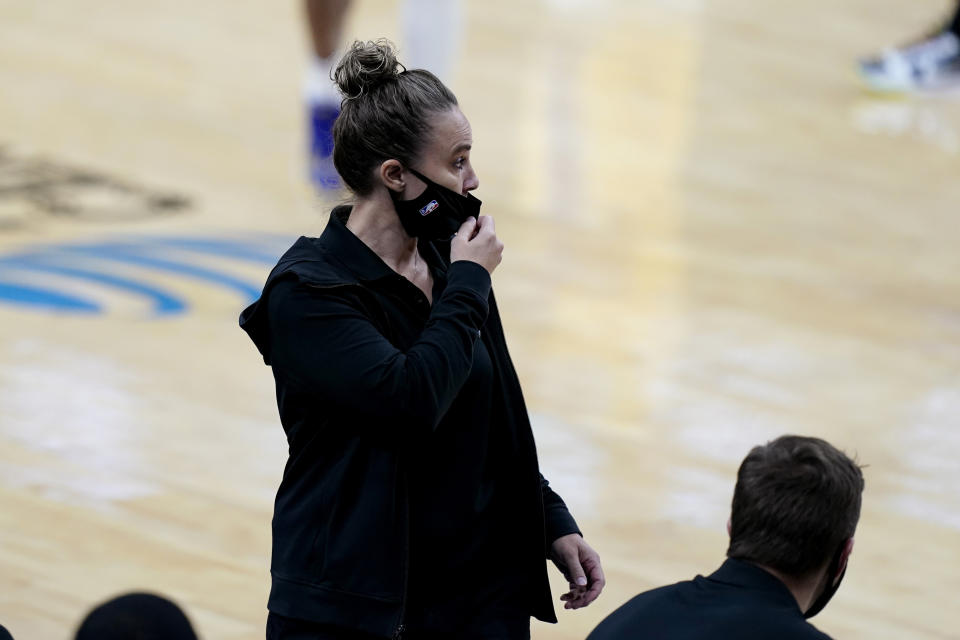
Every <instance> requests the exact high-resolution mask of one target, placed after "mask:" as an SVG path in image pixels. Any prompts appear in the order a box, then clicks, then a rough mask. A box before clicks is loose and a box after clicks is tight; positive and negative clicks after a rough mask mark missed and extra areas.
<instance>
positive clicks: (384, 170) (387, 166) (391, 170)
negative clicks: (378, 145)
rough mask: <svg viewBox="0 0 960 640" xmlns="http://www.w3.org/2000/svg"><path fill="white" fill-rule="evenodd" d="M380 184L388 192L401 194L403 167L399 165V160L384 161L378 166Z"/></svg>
mask: <svg viewBox="0 0 960 640" xmlns="http://www.w3.org/2000/svg"><path fill="white" fill-rule="evenodd" d="M379 175H380V182H382V183H383V186H385V187H386V188H387V189H389V190H390V191H393V192H394V193H403V188H404V186H405V185H404V180H403V165H401V164H400V161H399V160H395V159H392V158H391V159H390V160H385V161H384V162H383V163H382V164H381V165H380V174H379Z"/></svg>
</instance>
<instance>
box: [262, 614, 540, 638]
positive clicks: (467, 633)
mask: <svg viewBox="0 0 960 640" xmlns="http://www.w3.org/2000/svg"><path fill="white" fill-rule="evenodd" d="M471 626H472V627H473V628H470V629H464V630H460V631H457V632H456V633H435V632H431V631H416V630H409V631H405V632H404V633H403V636H402V639H403V640H530V618H515V619H506V620H485V621H482V622H478V623H477V624H475V625H471ZM267 640H383V638H381V637H380V636H372V635H368V634H366V633H360V632H358V631H351V630H349V629H339V628H337V627H331V626H328V625H323V624H317V623H315V622H308V621H306V620H295V619H293V618H285V617H283V616H278V615H277V614H275V613H271V614H270V615H269V616H267Z"/></svg>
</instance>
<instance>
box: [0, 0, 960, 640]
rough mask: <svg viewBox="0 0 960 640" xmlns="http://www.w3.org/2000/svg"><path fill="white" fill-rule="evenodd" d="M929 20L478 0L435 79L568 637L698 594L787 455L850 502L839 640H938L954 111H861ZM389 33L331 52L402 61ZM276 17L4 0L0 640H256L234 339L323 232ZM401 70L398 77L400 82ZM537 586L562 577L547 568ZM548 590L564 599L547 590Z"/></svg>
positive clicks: (943, 601) (951, 532)
mask: <svg viewBox="0 0 960 640" xmlns="http://www.w3.org/2000/svg"><path fill="white" fill-rule="evenodd" d="M946 4H947V3H946V2H943V1H942V0H937V1H934V0H922V1H918V0H913V1H911V2H902V1H901V2H896V1H894V0H843V1H842V2H835V1H827V0H811V1H810V2H796V3H787V2H760V1H758V0H754V1H749V0H709V1H708V0H642V1H641V0H590V1H587V0H526V1H522V2H517V1H508V0H475V1H471V2H466V3H464V5H463V32H462V37H461V38H460V39H459V40H458V43H459V44H458V52H457V57H456V60H455V63H454V65H453V75H452V77H451V85H452V86H453V88H454V89H455V91H456V92H457V93H458V96H459V97H460V101H461V104H462V106H463V109H464V111H465V113H466V114H467V116H468V117H469V118H470V119H471V122H472V124H473V129H474V139H475V148H474V156H473V158H474V162H475V165H476V167H477V169H478V172H479V175H480V180H481V186H480V189H479V190H478V191H477V195H478V196H479V197H480V198H481V199H482V200H483V201H484V211H485V213H487V214H491V215H493V216H495V218H496V221H497V228H498V231H499V232H500V235H501V237H502V238H503V239H504V241H505V243H506V246H507V249H506V253H505V259H504V262H503V265H502V266H501V267H500V269H499V270H498V271H497V272H496V274H495V278H494V281H495V287H496V289H497V291H498V294H499V297H500V299H501V307H502V309H503V315H504V319H505V324H506V326H507V330H508V336H509V340H510V345H511V349H512V353H513V356H514V359H515V361H516V364H517V367H518V370H519V372H520V374H521V378H522V382H523V384H524V389H525V393H526V395H527V399H528V403H529V407H530V410H531V413H532V416H533V420H534V425H535V430H536V433H537V438H538V442H539V447H540V454H541V460H542V465H543V468H544V470H545V474H546V475H547V476H548V477H549V478H550V479H551V481H552V482H553V484H554V485H555V486H556V487H557V489H558V491H559V492H560V493H561V494H562V495H563V496H564V497H565V498H566V500H567V502H568V503H569V505H570V507H571V510H572V511H573V512H574V514H575V515H576V516H577V517H578V519H579V521H580V523H581V525H582V527H583V529H584V531H585V533H586V536H587V539H588V540H589V541H590V542H591V543H592V544H593V545H594V546H595V547H596V548H597V549H598V550H599V552H600V554H601V555H602V558H603V560H604V563H605V567H606V573H607V576H608V581H609V584H608V586H607V589H606V591H605V593H604V594H603V596H602V597H601V599H600V600H599V601H597V602H596V603H595V604H594V605H593V606H591V607H590V608H588V609H586V610H581V611H577V612H566V611H561V612H560V624H559V625H556V626H550V625H540V624H538V625H535V626H534V630H533V636H534V638H538V639H548V638H555V639H564V640H573V639H577V638H583V637H584V636H585V635H586V634H587V633H588V631H589V630H590V629H592V628H593V626H594V625H595V624H596V623H597V622H598V621H599V620H600V619H601V618H602V617H603V616H605V615H606V614H607V613H608V612H609V611H611V610H612V609H613V608H615V607H616V606H618V605H619V604H621V603H622V602H623V601H624V600H626V599H627V598H628V597H630V596H631V595H633V594H634V593H636V592H639V591H641V590H643V589H646V588H649V587H652V586H655V585H660V584H663V583H667V582H673V581H677V580H681V579H686V578H689V577H692V576H693V575H695V574H696V573H707V572H710V571H712V570H713V569H714V568H715V567H716V566H717V565H718V564H719V563H720V562H721V559H722V556H723V553H724V550H725V544H726V532H725V523H726V519H727V516H728V508H729V501H730V497H731V492H732V486H733V481H734V473H735V470H736V467H737V465H738V464H739V461H740V460H741V458H742V457H743V456H744V455H745V454H746V452H747V451H748V450H749V448H750V447H751V446H753V445H754V444H757V443H761V442H764V441H766V440H768V439H770V438H773V437H775V436H777V435H780V434H783V433H788V432H789V433H801V434H811V435H817V436H822V437H824V438H826V439H828V440H830V441H831V442H833V443H834V444H836V445H838V446H840V447H842V448H844V449H845V450H847V451H849V452H851V453H856V454H857V455H858V457H859V459H860V461H861V462H862V463H864V464H866V465H868V466H867V467H866V470H865V474H866V480H867V489H866V493H865V496H864V506H863V516H862V520H861V524H860V528H859V531H858V535H857V543H856V549H855V552H854V556H853V558H852V563H851V567H850V571H849V573H848V575H847V578H846V581H845V583H844V585H843V587H842V589H841V590H840V592H839V594H838V595H837V597H836V598H835V600H834V602H833V604H831V606H830V607H829V608H828V609H827V610H826V611H825V612H824V613H823V614H821V616H820V617H818V618H817V619H816V623H817V624H818V625H819V626H820V627H821V628H822V629H823V630H825V631H827V632H829V633H831V634H832V635H834V636H835V637H837V638H871V639H881V638H891V639H892V638H897V639H901V638H913V639H931V640H932V639H945V638H957V637H960V632H958V631H957V628H958V626H960V625H958V622H960V617H958V614H957V594H958V593H960V488H958V487H960V463H958V457H960V435H958V434H960V429H958V427H960V251H958V249H957V245H958V242H957V239H958V236H960V208H958V204H957V203H958V202H960V180H958V179H957V177H958V173H960V158H958V152H960V103H958V102H957V101H956V98H955V97H951V96H927V97H920V98H916V97H915V98H906V99H890V98H883V97H878V96H873V95H870V94H868V93H866V92H864V91H863V90H862V89H861V88H859V87H858V85H857V82H856V79H855V77H854V74H853V72H852V68H853V60H854V59H855V58H856V56H858V55H861V54H864V53H868V52H870V51H872V50H875V49H877V48H879V47H881V46H883V45H886V44H890V43H896V42H899V41H903V40H904V39H908V38H909V37H911V36H913V35H916V34H919V33H921V32H923V31H924V30H925V29H927V28H928V27H929V26H931V24H933V23H934V22H935V21H936V20H937V19H938V18H939V17H940V16H941V15H942V14H943V12H944V11H946V10H947V6H946ZM399 15H400V7H399V4H398V3H397V2H391V1H388V0H357V1H356V2H355V8H354V10H353V12H352V14H351V17H350V25H349V29H348V33H349V35H350V36H351V37H362V38H371V37H379V36H388V37H392V38H393V39H394V40H395V41H396V42H398V44H399V45H400V46H401V47H403V46H404V39H403V38H404V35H403V33H402V29H401V27H400V26H399V25H400V22H401V21H400V19H399ZM305 40H306V39H305V34H304V30H303V25H302V24H301V16H300V6H299V3H297V2H282V3H280V2H278V3H265V2H261V3H239V2H226V1H224V0H206V1H205V2H186V1H183V0H175V1H171V2H164V3H133V2H120V1H118V0H97V1H96V2H85V3H77V2H67V1H65V0H49V1H47V2H17V1H15V0H0V96H2V98H0V291H3V292H4V295H5V296H6V298H5V299H4V300H3V301H2V303H0V327H2V332H0V622H2V623H3V624H5V625H6V626H8V627H9V628H10V630H11V631H12V632H13V634H14V636H15V637H17V638H19V639H29V640H34V639H40V640H42V639H48V638H49V639H54V638H68V637H70V635H71V633H72V630H73V629H74V627H75V625H76V623H77V622H78V621H79V620H80V619H81V617H82V615H83V614H84V612H85V611H86V610H87V609H88V608H89V607H90V606H91V605H93V604H95V603H97V602H98V601H101V600H103V599H105V598H107V597H109V596H111V595H113V594H116V593H119V592H123V591H128V590H133V589H148V590H152V591H158V592H161V593H164V594H167V595H169V596H171V597H173V598H174V599H176V600H177V601H178V602H180V603H181V604H182V605H183V606H184V607H185V609H186V610H187V611H188V613H189V614H190V616H191V617H192V619H193V621H194V623H195V625H196V627H197V628H198V630H199V631H200V633H201V634H202V635H203V637H205V638H208V639H213V638H218V639H224V640H233V639H237V640H239V639H252V638H257V637H263V636H262V633H263V624H264V620H265V613H266V612H265V601H266V594H267V589H268V566H269V564H268V563H269V540H270V539H269V532H270V529H269V524H270V516H271V506H272V497H273V492H274V490H275V487H276V485H277V483H278V481H279V479H280V475H281V471H282V468H283V463H284V461H285V443H284V440H283V435H282V431H281V429H280V426H279V423H278V420H277V415H276V408H275V404H274V396H273V389H272V379H271V375H270V372H269V370H268V369H267V368H266V367H265V366H263V364H262V363H261V361H260V360H259V359H258V356H257V353H256V352H255V350H254V348H253V346H252V344H251V343H250V342H249V340H248V339H247V338H246V336H245V335H244V334H242V333H241V332H240V331H239V330H238V328H237V326H236V317H237V314H238V312H239V310H240V309H241V308H242V307H243V306H244V305H245V304H246V303H247V302H248V301H249V299H250V298H251V296H253V295H255V294H256V291H257V290H258V289H259V287H260V285H261V284H262V281H263V278H264V276H265V274H266V273H267V271H268V269H269V266H270V261H271V260H272V259H274V258H275V257H276V256H277V255H279V253H280V252H282V250H283V248H284V246H285V244H286V243H288V242H289V241H291V240H292V239H293V238H295V237H296V236H297V235H300V234H307V235H316V234H318V233H319V232H320V230H321V229H322V227H323V224H324V221H325V215H324V213H323V212H324V211H325V210H326V208H327V207H328V204H329V203H328V202H325V201H323V200H322V199H320V198H317V197H316V196H314V195H313V193H312V191H311V189H310V187H309V186H308V185H307V184H306V182H305V179H304V175H305V170H304V165H303V158H302V147H303V131H302V117H301V116H302V114H301V102H300V93H299V91H300V89H299V83H300V79H301V77H302V73H303V69H304V65H305V61H306V41H305ZM401 58H402V55H401ZM555 577H556V576H555ZM555 585H556V589H555V590H556V591H557V594H558V595H559V587H560V583H559V581H556V582H555Z"/></svg>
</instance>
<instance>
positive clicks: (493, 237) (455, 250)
mask: <svg viewBox="0 0 960 640" xmlns="http://www.w3.org/2000/svg"><path fill="white" fill-rule="evenodd" d="M502 259H503V243H502V242H500V239H499V238H497V233H496V230H495V229H494V226H493V218H491V217H490V216H480V219H479V220H474V218H473V217H472V216H471V217H469V218H467V221H466V222H464V223H463V224H462V225H461V226H460V230H459V231H457V235H455V236H454V237H453V240H451V241H450V262H456V261H458V260H469V261H471V262H476V263H477V264H479V265H480V266H481V267H483V268H484V269H486V270H487V271H488V272H489V273H491V274H492V273H493V270H494V269H496V268H497V265H498V264H500V261H501V260H502Z"/></svg>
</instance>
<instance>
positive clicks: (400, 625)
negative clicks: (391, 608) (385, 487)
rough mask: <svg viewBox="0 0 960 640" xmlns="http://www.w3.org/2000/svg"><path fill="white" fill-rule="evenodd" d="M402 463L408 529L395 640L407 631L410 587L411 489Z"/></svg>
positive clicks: (398, 471)
mask: <svg viewBox="0 0 960 640" xmlns="http://www.w3.org/2000/svg"><path fill="white" fill-rule="evenodd" d="M401 464H402V462H401V461H400V460H398V461H397V480H401V481H402V482H403V497H404V500H403V508H404V522H405V525H406V528H407V531H406V535H405V536H404V541H403V556H404V557H403V593H402V594H400V619H399V620H398V621H397V627H396V629H395V630H394V632H393V640H402V638H403V632H404V631H406V630H407V626H406V625H405V624H404V620H403V619H404V617H406V615H407V590H408V589H409V587H410V584H409V582H410V495H409V492H410V487H409V486H408V485H407V477H406V476H405V475H404V474H402V473H401V472H400V465H401Z"/></svg>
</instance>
